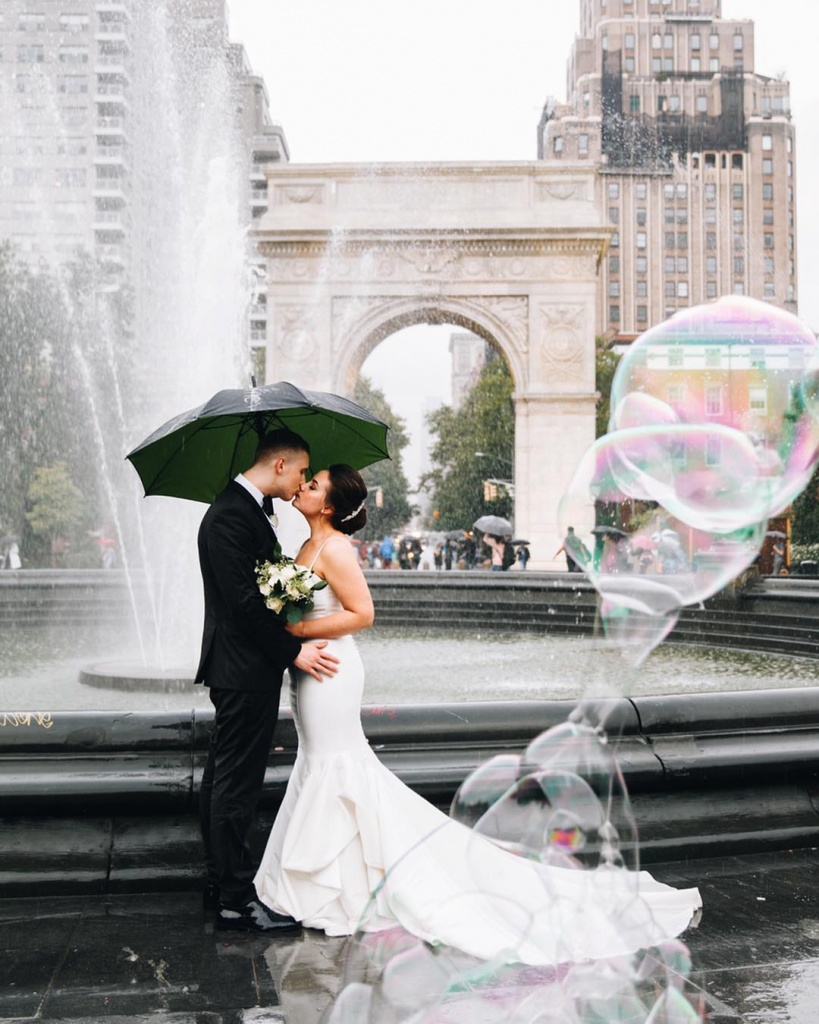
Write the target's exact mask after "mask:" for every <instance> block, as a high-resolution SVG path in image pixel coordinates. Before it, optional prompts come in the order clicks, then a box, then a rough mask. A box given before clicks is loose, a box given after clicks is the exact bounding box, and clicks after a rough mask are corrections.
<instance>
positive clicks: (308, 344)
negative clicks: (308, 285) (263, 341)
mask: <svg viewBox="0 0 819 1024" xmlns="http://www.w3.org/2000/svg"><path fill="white" fill-rule="evenodd" d="M318 312H319V309H318V307H317V306H308V305H304V304H296V303H276V304H275V306H274V307H273V330H274V335H273V336H274V345H275V348H276V350H277V352H278V355H279V357H280V359H282V360H286V361H289V362H293V363H304V362H307V360H308V359H313V358H315V357H316V356H317V354H318V343H317V342H316V317H317V315H318Z"/></svg>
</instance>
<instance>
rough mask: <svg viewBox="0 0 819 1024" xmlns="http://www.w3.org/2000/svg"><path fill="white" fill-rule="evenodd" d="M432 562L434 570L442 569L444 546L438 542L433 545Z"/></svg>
mask: <svg viewBox="0 0 819 1024" xmlns="http://www.w3.org/2000/svg"><path fill="white" fill-rule="evenodd" d="M432 561H433V563H434V565H435V568H436V569H438V570H440V569H443V567H444V546H443V544H441V543H440V542H439V543H438V544H436V545H435V550H434V551H433V552H432Z"/></svg>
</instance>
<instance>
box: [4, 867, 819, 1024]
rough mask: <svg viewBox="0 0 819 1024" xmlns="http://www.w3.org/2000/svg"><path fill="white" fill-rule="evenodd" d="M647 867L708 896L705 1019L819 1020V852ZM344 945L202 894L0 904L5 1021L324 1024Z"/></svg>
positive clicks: (811, 1023) (703, 928)
mask: <svg viewBox="0 0 819 1024" xmlns="http://www.w3.org/2000/svg"><path fill="white" fill-rule="evenodd" d="M652 871H653V873H654V874H655V875H656V876H657V877H658V878H660V879H662V880H663V881H667V882H669V883H671V884H674V885H678V886H683V885H698V886H699V887H700V890H701V892H702V895H703V903H704V914H703V918H702V921H701V923H700V926H699V928H698V929H695V930H692V931H689V932H688V933H687V934H686V936H685V940H686V942H687V944H688V946H689V948H690V950H691V952H692V955H693V961H694V974H693V976H692V979H691V980H692V982H693V985H694V987H695V988H700V989H701V990H702V991H703V992H704V993H705V997H704V1002H705V1005H706V1006H707V1007H708V1011H707V1012H708V1016H707V1018H706V1019H707V1020H709V1021H711V1022H714V1024H728V1022H753V1024H763V1022H765V1024H780V1022H781V1024H785V1022H788V1024H816V1022H817V1021H819V886H817V880H819V851H817V850H816V849H811V850H796V851H788V852H773V853H768V854H761V855H760V854H757V855H750V856H745V857H729V858H720V859H710V860H692V861H690V862H687V863H673V864H665V865H659V866H653V867H652ZM347 944H348V940H346V939H329V938H327V937H325V936H323V935H321V934H320V933H317V932H313V931H306V932H304V933H301V934H298V935H295V936H289V937H287V938H284V937H282V938H280V939H277V940H275V941H270V940H268V939H261V938H256V937H252V936H248V937H235V938H234V937H232V936H231V935H230V934H229V933H218V932H215V931H214V930H213V926H212V923H211V921H210V917H209V915H208V914H206V913H205V911H204V910H203V909H202V905H201V897H200V895H199V893H197V892H174V893H153V894H134V895H117V896H65V897H43V898H25V899H9V900H0V1021H3V1022H8V1021H34V1020H36V1021H42V1022H48V1021H58V1020H59V1021H75V1022H80V1021H91V1020H99V1019H102V1018H106V1019H107V1020H109V1021H110V1022H111V1024H116V1022H117V1018H119V1019H120V1021H121V1022H122V1024H125V1020H128V1021H129V1022H131V1024H135V1022H137V1021H138V1022H139V1024H142V1022H143V1021H147V1020H148V1019H150V1021H151V1022H155V1024H156V1022H166V1021H167V1022H171V1024H221V1022H223V1021H224V1022H225V1024H238V1022H247V1024H318V1021H319V1020H320V1018H321V1015H322V1014H323V1013H324V1012H325V1010H326V1009H327V1008H328V1007H329V1005H330V1004H331V1002H332V1000H333V998H334V996H335V994H336V992H337V989H338V984H339V977H340V974H341V970H342V965H343V961H344V956H345V952H346V948H347Z"/></svg>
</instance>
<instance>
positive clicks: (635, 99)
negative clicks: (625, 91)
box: [628, 96, 640, 114]
mask: <svg viewBox="0 0 819 1024" xmlns="http://www.w3.org/2000/svg"><path fill="white" fill-rule="evenodd" d="M628 107H629V110H630V111H631V113H632V114H639V113H640V97H639V96H629V98H628Z"/></svg>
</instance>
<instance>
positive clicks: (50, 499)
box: [26, 462, 83, 566]
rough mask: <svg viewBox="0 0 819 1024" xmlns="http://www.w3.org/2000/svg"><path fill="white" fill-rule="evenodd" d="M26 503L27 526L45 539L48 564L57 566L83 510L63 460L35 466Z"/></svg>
mask: <svg viewBox="0 0 819 1024" xmlns="http://www.w3.org/2000/svg"><path fill="white" fill-rule="evenodd" d="M28 505H29V508H28V510H27V512H26V519H27V520H28V524H29V528H30V529H31V532H32V534H33V535H34V537H36V538H39V539H40V540H43V541H46V542H47V546H48V550H49V552H50V556H51V565H52V566H56V565H57V562H58V559H59V557H60V556H61V555H62V554H63V553H64V552H65V551H66V550H67V544H68V540H69V536H70V534H71V531H72V530H73V529H74V528H75V527H77V526H78V525H79V523H80V521H81V519H82V513H83V495H82V491H81V490H80V489H79V487H77V485H76V484H75V483H74V481H73V480H72V479H71V477H70V476H69V474H68V470H67V468H66V465H65V463H64V462H55V463H54V464H53V465H52V466H39V467H38V468H37V469H35V470H34V477H33V479H32V481H31V486H30V487H29V489H28Z"/></svg>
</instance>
